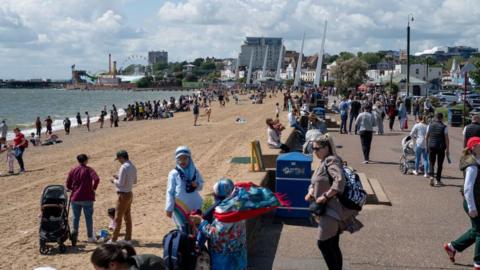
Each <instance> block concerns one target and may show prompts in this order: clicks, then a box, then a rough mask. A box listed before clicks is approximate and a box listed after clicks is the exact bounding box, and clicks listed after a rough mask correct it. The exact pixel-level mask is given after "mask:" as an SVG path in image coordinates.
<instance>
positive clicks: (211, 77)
mask: <svg viewBox="0 0 480 270" xmlns="http://www.w3.org/2000/svg"><path fill="white" fill-rule="evenodd" d="M218 79H220V72H219V71H213V72H211V73H209V74H208V76H207V80H208V81H211V82H214V81H216V80H218Z"/></svg>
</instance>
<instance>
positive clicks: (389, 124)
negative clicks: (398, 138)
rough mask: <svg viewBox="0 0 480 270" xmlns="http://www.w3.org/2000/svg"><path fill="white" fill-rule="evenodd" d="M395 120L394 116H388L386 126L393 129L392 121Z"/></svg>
mask: <svg viewBox="0 0 480 270" xmlns="http://www.w3.org/2000/svg"><path fill="white" fill-rule="evenodd" d="M394 122H395V117H390V118H389V119H388V126H389V127H390V130H392V129H393V123H394Z"/></svg>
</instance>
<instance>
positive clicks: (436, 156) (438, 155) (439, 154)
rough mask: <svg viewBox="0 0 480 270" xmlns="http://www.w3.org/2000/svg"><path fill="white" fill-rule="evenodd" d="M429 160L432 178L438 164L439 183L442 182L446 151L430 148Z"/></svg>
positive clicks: (437, 175)
mask: <svg viewBox="0 0 480 270" xmlns="http://www.w3.org/2000/svg"><path fill="white" fill-rule="evenodd" d="M428 158H429V163H430V164H429V167H430V172H429V174H430V176H431V177H433V176H434V175H433V172H434V169H435V162H437V174H436V175H435V176H436V179H437V181H442V170H443V161H444V160H445V149H442V148H440V149H437V148H430V149H429V151H428Z"/></svg>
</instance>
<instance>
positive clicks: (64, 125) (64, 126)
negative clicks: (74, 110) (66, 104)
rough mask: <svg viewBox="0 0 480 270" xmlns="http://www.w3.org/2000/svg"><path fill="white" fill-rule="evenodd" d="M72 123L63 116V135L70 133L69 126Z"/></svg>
mask: <svg viewBox="0 0 480 270" xmlns="http://www.w3.org/2000/svg"><path fill="white" fill-rule="evenodd" d="M71 125H72V123H71V122H70V119H69V118H68V117H65V120H63V128H64V129H65V135H70V126H71Z"/></svg>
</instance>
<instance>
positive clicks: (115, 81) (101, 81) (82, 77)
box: [71, 54, 148, 87]
mask: <svg viewBox="0 0 480 270" xmlns="http://www.w3.org/2000/svg"><path fill="white" fill-rule="evenodd" d="M147 65H148V60H147V58H146V57H145V56H142V55H137V54H134V55H130V56H128V57H126V58H125V59H124V60H123V61H122V64H121V66H120V68H119V69H118V70H117V61H113V67H112V55H111V54H108V72H107V71H100V72H97V73H95V74H91V73H90V72H87V71H86V70H78V69H75V64H74V65H72V67H71V68H72V85H73V86H75V87H77V86H86V85H88V84H91V83H92V82H93V84H95V85H107V86H119V85H120V84H122V82H131V81H134V80H137V79H140V78H142V77H144V76H145V74H146V71H147V68H146V66H147ZM127 71H128V73H129V74H125V73H126V72H127ZM119 74H122V75H119Z"/></svg>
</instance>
